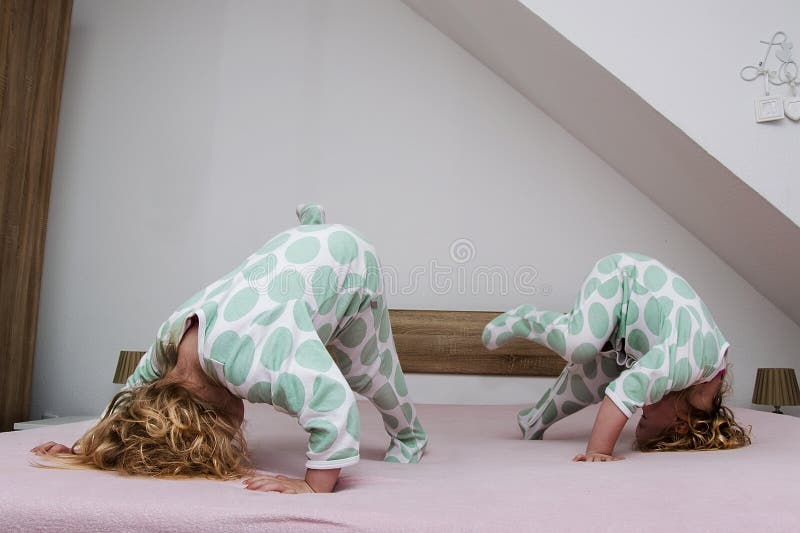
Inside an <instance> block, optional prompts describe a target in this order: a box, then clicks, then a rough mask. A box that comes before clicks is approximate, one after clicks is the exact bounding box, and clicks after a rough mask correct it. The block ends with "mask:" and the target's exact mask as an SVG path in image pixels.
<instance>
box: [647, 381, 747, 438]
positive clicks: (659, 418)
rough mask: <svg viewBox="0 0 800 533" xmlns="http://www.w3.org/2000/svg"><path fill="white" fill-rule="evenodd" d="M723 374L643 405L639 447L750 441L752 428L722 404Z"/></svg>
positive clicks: (725, 389) (725, 388) (724, 390)
mask: <svg viewBox="0 0 800 533" xmlns="http://www.w3.org/2000/svg"><path fill="white" fill-rule="evenodd" d="M723 379H724V378H723V376H722V375H719V376H717V377H715V378H714V379H713V380H711V381H709V382H706V383H700V384H697V385H693V386H691V387H689V388H686V389H684V390H681V391H677V392H672V393H670V394H668V395H666V396H665V397H664V398H662V399H661V401H659V402H657V403H655V404H652V405H646V406H644V408H642V418H641V419H640V420H639V424H638V425H637V426H636V447H637V448H638V449H639V450H640V451H643V452H655V451H659V452H675V451H689V450H697V451H700V450H728V449H733V448H740V447H742V446H747V445H748V444H750V429H749V428H744V427H742V426H740V425H739V424H738V423H737V422H736V420H735V419H734V416H733V411H731V410H730V409H729V408H728V407H725V406H724V405H722V398H723V395H724V394H725V393H726V392H727V387H725V386H724V384H723Z"/></svg>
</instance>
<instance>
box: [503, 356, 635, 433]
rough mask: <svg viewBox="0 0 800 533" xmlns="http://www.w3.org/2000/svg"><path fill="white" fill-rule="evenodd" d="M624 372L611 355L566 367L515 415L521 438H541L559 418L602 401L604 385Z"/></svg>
mask: <svg viewBox="0 0 800 533" xmlns="http://www.w3.org/2000/svg"><path fill="white" fill-rule="evenodd" d="M624 369H625V367H624V366H619V365H617V364H616V361H615V360H614V358H613V355H612V357H605V356H603V355H598V356H597V358H596V359H595V360H594V361H590V362H588V363H584V364H582V365H578V364H575V363H570V364H568V365H567V366H566V367H564V370H563V371H562V372H561V375H559V376H558V379H556V382H555V383H554V384H553V386H552V387H550V388H549V389H548V390H547V391H545V393H544V394H543V395H542V397H541V399H540V400H539V401H538V402H537V403H536V405H534V406H533V407H530V408H528V409H523V410H522V411H520V412H519V414H518V415H517V421H518V422H519V428H520V430H522V436H523V438H525V439H534V440H538V439H541V438H542V436H543V435H544V432H545V430H546V429H547V428H549V427H550V426H551V425H553V424H555V423H556V422H558V421H559V420H561V419H562V418H564V417H566V416H569V415H571V414H572V413H575V412H577V411H580V410H581V409H583V408H584V407H586V406H587V405H590V404H593V403H599V402H600V401H602V400H603V396H604V394H605V389H606V386H607V385H608V384H609V383H610V382H611V381H613V380H614V379H616V378H617V376H619V374H620V372H621V371H622V370H624Z"/></svg>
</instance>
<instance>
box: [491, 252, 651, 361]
mask: <svg viewBox="0 0 800 533" xmlns="http://www.w3.org/2000/svg"><path fill="white" fill-rule="evenodd" d="M595 268H597V267H595ZM595 273H596V270H595V271H593V273H592V274H590V275H589V276H588V277H587V279H586V281H585V282H584V284H583V285H582V286H581V290H580V293H579V294H578V299H577V302H576V304H575V307H574V308H573V309H572V310H571V311H570V312H568V313H558V312H555V311H539V310H537V309H536V308H534V307H533V306H531V305H521V306H519V307H517V308H515V309H512V310H511V311H508V312H506V313H503V314H502V315H500V316H498V317H497V318H495V319H494V320H492V321H491V322H489V323H488V324H487V325H486V327H485V328H484V330H483V343H484V344H485V345H486V347H487V348H489V349H490V350H494V349H495V348H497V347H499V346H502V345H503V344H505V343H506V342H508V341H509V340H511V339H512V338H513V337H522V338H526V339H529V340H532V341H535V342H538V343H539V344H543V345H545V346H547V347H548V348H550V349H551V350H553V351H554V352H556V353H557V354H559V355H560V356H561V357H563V358H564V359H565V360H566V361H567V362H568V363H576V364H578V365H582V364H584V363H588V362H590V361H594V360H595V358H596V357H597V355H598V353H600V352H601V351H603V350H604V347H605V344H606V343H607V342H609V341H611V342H612V343H613V341H614V337H616V332H617V328H618V326H619V324H620V323H623V324H624V323H625V322H626V321H629V322H630V321H632V320H631V319H633V320H635V317H633V316H628V311H629V310H628V298H627V295H628V290H627V281H628V280H627V278H626V277H625V276H624V275H623V274H622V272H616V273H612V275H610V276H608V275H607V276H603V277H602V278H598V277H596V276H594V275H593V274H595ZM636 315H637V316H638V311H637V313H636ZM606 349H607V348H606Z"/></svg>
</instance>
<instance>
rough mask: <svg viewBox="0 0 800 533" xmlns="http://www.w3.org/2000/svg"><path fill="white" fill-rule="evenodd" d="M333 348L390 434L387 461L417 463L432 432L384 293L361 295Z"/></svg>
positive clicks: (353, 385) (347, 377) (335, 355)
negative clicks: (412, 390) (423, 419)
mask: <svg viewBox="0 0 800 533" xmlns="http://www.w3.org/2000/svg"><path fill="white" fill-rule="evenodd" d="M329 349H330V351H331V353H332V355H333V357H334V359H335V360H336V363H337V365H339V368H341V369H342V372H343V373H344V375H345V377H346V379H347V382H348V383H349V384H350V386H351V388H352V389H353V390H354V391H356V392H358V393H359V394H362V395H363V396H365V397H366V398H368V399H369V400H370V401H371V402H372V404H373V405H374V406H375V407H376V408H377V409H378V411H379V412H380V413H381V417H382V418H383V425H384V427H385V428H386V432H387V433H388V434H389V437H390V438H391V442H390V444H389V448H388V449H387V451H386V457H385V459H384V460H385V461H389V462H398V463H416V462H418V461H419V460H420V458H421V457H422V454H423V451H424V449H425V445H426V444H427V441H428V437H427V435H426V433H425V430H424V429H423V428H422V425H421V424H420V421H419V418H418V417H417V413H416V408H415V407H414V404H413V403H412V402H411V400H410V399H409V397H408V389H407V388H406V382H405V377H404V376H403V370H402V369H401V368H400V362H399V360H398V358H397V351H396V350H395V346H394V339H393V338H392V328H391V324H390V323H389V313H388V309H387V308H386V306H385V304H384V299H383V297H382V296H377V297H375V298H374V299H371V298H369V297H365V298H364V299H362V300H361V303H360V305H359V307H358V311H357V314H355V316H354V317H353V318H352V320H350V321H349V322H348V323H347V324H346V325H345V326H344V327H343V328H342V330H341V331H340V332H339V333H338V335H336V338H335V339H334V340H333V341H331V342H330V344H329Z"/></svg>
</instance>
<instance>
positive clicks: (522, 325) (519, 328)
mask: <svg viewBox="0 0 800 533" xmlns="http://www.w3.org/2000/svg"><path fill="white" fill-rule="evenodd" d="M533 310H534V308H533V307H532V306H530V305H527V304H525V305H520V306H519V307H516V308H514V309H512V310H511V311H508V312H506V313H503V314H502V315H500V316H498V317H497V318H495V319H494V320H492V321H491V322H489V323H488V324H486V327H485V328H483V336H482V337H481V340H482V341H483V345H484V346H486V347H487V348H488V349H490V350H494V349H496V348H499V347H500V346H502V345H504V344H505V343H507V342H508V341H510V340H511V339H512V338H513V337H523V338H527V337H528V335H529V334H530V331H531V328H530V324H529V321H528V320H526V319H525V315H527V314H528V313H530V312H531V311H533Z"/></svg>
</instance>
